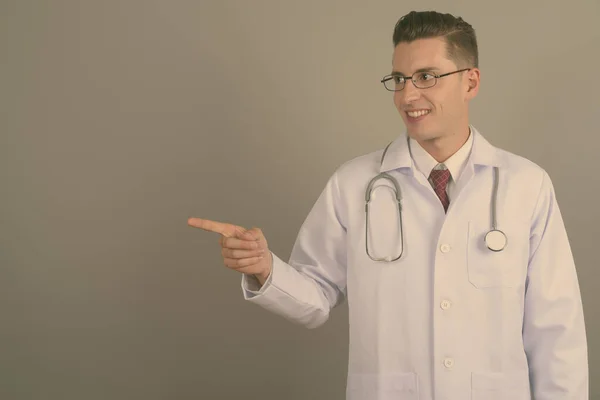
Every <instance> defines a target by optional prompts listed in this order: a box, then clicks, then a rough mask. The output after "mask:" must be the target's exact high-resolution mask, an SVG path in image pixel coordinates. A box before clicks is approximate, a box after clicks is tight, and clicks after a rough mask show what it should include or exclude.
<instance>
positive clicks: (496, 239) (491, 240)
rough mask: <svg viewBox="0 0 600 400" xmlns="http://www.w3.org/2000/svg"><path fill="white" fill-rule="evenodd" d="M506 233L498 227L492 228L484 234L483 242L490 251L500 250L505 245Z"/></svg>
mask: <svg viewBox="0 0 600 400" xmlns="http://www.w3.org/2000/svg"><path fill="white" fill-rule="evenodd" d="M506 242H507V239H506V235H505V234H504V232H502V231H501V230H498V229H492V230H491V231H489V232H488V233H487V234H486V235H485V244H486V246H487V248H488V249H490V250H492V251H502V250H504V247H506Z"/></svg>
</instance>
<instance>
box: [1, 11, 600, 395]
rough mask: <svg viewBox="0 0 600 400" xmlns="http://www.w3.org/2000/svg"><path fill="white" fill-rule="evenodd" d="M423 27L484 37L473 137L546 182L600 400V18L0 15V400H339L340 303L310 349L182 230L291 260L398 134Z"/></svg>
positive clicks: (302, 332)
mask: <svg viewBox="0 0 600 400" xmlns="http://www.w3.org/2000/svg"><path fill="white" fill-rule="evenodd" d="M413 9H416V10H430V9H434V10H438V11H442V12H451V13H454V14H456V15H460V16H462V17H463V18H464V19H465V20H466V21H468V22H469V23H471V24H472V25H473V26H474V28H475V29H476V32H477V35H478V40H479V47H480V67H481V71H482V75H481V76H482V81H481V89H480V92H479V95H478V97H477V98H476V99H475V100H474V102H473V103H472V114H471V115H472V119H471V121H472V123H473V124H474V125H475V126H476V127H477V128H478V129H479V130H480V131H481V132H482V133H483V134H484V135H485V136H486V137H487V138H488V140H490V141H491V142H492V144H494V145H496V146H499V147H502V148H505V149H507V150H509V151H512V152H515V153H517V154H520V155H522V156H525V157H527V158H529V159H531V160H533V161H535V162H537V163H538V164H540V165H541V166H542V167H544V168H545V169H546V170H547V171H548V172H549V174H550V176H551V178H552V179H553V182H554V185H555V188H556V192H557V196H558V201H559V204H560V207H561V210H562V212H563V216H564V220H565V224H566V226H567V230H568V233H569V237H570V240H571V244H572V248H573V252H574V256H575V261H576V264H577V267H578V273H579V277H580V282H581V289H582V295H583V301H584V306H585V312H586V322H587V332H588V340H589V351H590V371H591V377H590V380H591V386H592V388H591V398H599V397H600V386H599V385H597V383H596V382H598V380H600V339H599V337H600V321H599V318H598V313H597V307H598V306H599V305H600V294H599V293H598V290H597V288H598V261H597V259H598V256H597V250H598V244H597V239H598V237H599V236H600V228H599V225H600V212H599V211H598V210H597V209H596V208H595V207H596V205H597V203H598V196H599V195H600V189H599V187H598V183H599V179H598V175H597V172H596V171H595V170H594V168H596V166H597V159H598V152H599V150H600V139H599V138H598V136H599V134H600V130H599V128H598V113H599V111H600V95H599V92H600V83H599V81H600V78H599V77H598V66H599V65H600V54H599V53H600V50H599V49H600V47H599V46H598V41H599V40H600V25H599V24H598V23H597V22H598V19H599V18H600V3H599V1H598V0H572V1H514V0H511V1H496V2H487V1H486V2H483V1H479V0H468V1H467V0H464V1H444V0H438V1H399V0H397V1H391V0H386V1H373V2H366V1H363V0H328V1H319V0H303V1H277V0H269V1H267V0H254V1H242V0H240V1H231V0H228V1H223V0H221V1H217V0H215V1H191V0H185V1H184V0H182V1H174V0H169V1H167V0H164V1H158V0H146V1H141V0H139V1H128V0H122V1H99V0H98V1H75V0H71V1H68V0H56V1H28V0H0V60H1V61H0V113H1V114H0V193H1V196H0V205H1V207H0V318H1V320H0V398H1V399H3V400H5V399H6V400H25V399H28V400H29V399H36V400H37V399H60V400H71V399H73V400H75V399H76V400H97V399H102V400H105V399H112V400H117V399H118V400H121V399H123V400H125V399H127V400H131V399H144V400H154V399H242V398H243V399H259V398H260V399H265V400H268V399H286V400H300V399H328V400H330V399H343V397H344V391H345V377H346V366H347V322H348V321H347V313H346V308H345V307H346V306H345V304H344V306H341V307H339V308H337V309H336V310H335V311H334V312H333V314H332V315H331V319H330V321H329V322H328V323H327V324H326V325H324V326H323V327H321V328H319V329H316V330H308V329H304V328H301V327H298V326H294V325H292V324H291V323H289V322H287V321H285V320H282V319H280V318H278V317H276V316H274V315H271V314H269V313H268V312H267V311H264V310H262V309H259V308H258V307H256V306H253V305H250V304H248V303H245V302H244V300H243V298H242V292H241V288H240V278H241V277H240V275H239V274H238V273H236V272H234V271H231V270H228V269H226V268H225V267H224V266H223V264H222V262H221V255H220V247H219V245H218V235H216V234H211V233H208V232H204V231H200V230H196V229H193V228H190V227H188V226H187V224H186V221H187V218H188V217H190V216H195V217H203V218H209V219H215V220H219V221H224V222H232V223H235V224H239V225H243V226H245V227H248V228H249V227H253V226H257V227H260V228H261V229H263V231H264V233H265V235H266V237H267V239H268V241H269V245H270V248H271V249H272V250H273V251H274V252H275V253H276V254H278V255H279V256H280V257H282V258H284V259H287V257H288V256H289V253H290V251H291V248H292V245H293V242H294V240H295V238H296V234H297V233H298V229H299V227H300V225H301V223H302V222H303V220H304V218H305V217H306V214H307V213H308V211H309V210H310V208H311V207H312V205H313V203H314V201H315V200H316V198H317V196H318V194H319V193H320V191H321V190H322V189H323V187H324V185H325V182H326V180H327V178H328V177H329V176H330V175H331V174H332V173H333V171H334V170H335V168H336V167H337V166H338V165H340V164H341V163H343V162H344V161H346V160H348V159H350V158H353V157H355V156H358V155H360V154H364V153H367V152H370V151H373V150H376V149H379V148H382V147H384V146H385V145H386V144H387V143H388V142H389V141H391V140H393V139H394V138H395V137H396V135H398V134H399V133H400V132H401V131H402V130H403V129H404V127H403V125H402V120H401V118H400V116H399V115H398V113H397V111H396V110H395V108H394V106H393V102H392V94H391V93H390V92H387V91H385V90H384V88H383V86H382V85H381V83H380V82H379V80H380V79H381V77H383V76H384V75H386V74H388V73H389V72H390V70H391V56H392V50H393V49H392V31H393V27H394V24H395V22H396V21H397V19H398V18H399V17H400V16H401V15H403V14H405V13H407V12H409V11H411V10H413Z"/></svg>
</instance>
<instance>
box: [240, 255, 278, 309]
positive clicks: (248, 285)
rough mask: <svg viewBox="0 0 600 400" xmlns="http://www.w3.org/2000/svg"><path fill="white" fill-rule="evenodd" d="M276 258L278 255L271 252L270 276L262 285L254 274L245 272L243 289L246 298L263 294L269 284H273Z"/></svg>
mask: <svg viewBox="0 0 600 400" xmlns="http://www.w3.org/2000/svg"><path fill="white" fill-rule="evenodd" d="M275 258H276V256H275V255H274V254H273V253H272V252H271V261H272V262H271V265H272V268H271V272H270V273H269V276H268V277H267V280H266V281H265V283H264V285H262V287H261V285H260V282H259V281H258V279H256V277H255V276H254V275H247V274H244V275H243V276H242V291H243V294H244V298H245V299H246V300H249V299H251V298H253V297H256V296H260V295H262V294H263V293H264V292H265V291H266V290H267V289H268V288H269V286H271V282H272V280H273V270H274V269H275Z"/></svg>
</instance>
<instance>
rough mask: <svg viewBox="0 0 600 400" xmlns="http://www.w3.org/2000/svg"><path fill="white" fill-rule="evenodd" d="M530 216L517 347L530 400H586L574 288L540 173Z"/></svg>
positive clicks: (565, 245)
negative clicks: (524, 360) (520, 334)
mask: <svg viewBox="0 0 600 400" xmlns="http://www.w3.org/2000/svg"><path fill="white" fill-rule="evenodd" d="M542 175H543V177H542V183H541V189H540V193H539V198H538V202H537V205H536V209H535V211H534V214H533V216H532V226H531V237H530V259H529V266H528V276H527V284H526V292H525V310H524V322H523V342H524V346H525V352H526V355H527V359H528V362H529V371H530V380H531V387H532V394H533V399H534V400H563V399H564V400H567V399H569V400H588V391H589V388H588V385H589V383H588V380H589V377H588V354H587V339H586V332H585V324H584V316H583V307H582V301H581V295H580V289H579V282H578V278H577V273H576V269H575V263H574V260H573V255H572V253H571V248H570V245H569V240H568V237H567V233H566V230H565V226H564V223H563V219H562V216H561V213H560V210H559V207H558V204H557V202H556V197H555V192H554V188H553V185H552V182H551V180H550V178H549V176H548V175H547V173H546V172H545V171H544V172H543V174H542Z"/></svg>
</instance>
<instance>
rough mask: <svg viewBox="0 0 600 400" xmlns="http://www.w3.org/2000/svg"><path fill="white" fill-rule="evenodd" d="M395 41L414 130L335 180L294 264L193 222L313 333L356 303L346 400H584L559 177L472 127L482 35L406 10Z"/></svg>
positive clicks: (263, 298)
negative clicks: (556, 185)
mask: <svg viewBox="0 0 600 400" xmlns="http://www.w3.org/2000/svg"><path fill="white" fill-rule="evenodd" d="M393 41H394V53H393V62H392V67H393V68H392V73H391V74H390V75H389V76H386V77H384V79H383V80H382V82H383V84H384V85H385V87H386V88H387V89H388V90H390V91H393V93H394V103H395V105H396V107H397V109H398V111H399V113H400V115H401V117H402V119H403V120H404V123H405V125H406V133H405V134H402V135H400V136H399V137H398V138H397V139H396V140H395V141H394V142H393V143H391V144H390V146H389V147H388V148H386V149H385V150H380V151H376V152H373V153H370V154H366V155H363V156H361V157H357V158H355V159H353V160H350V161H348V162H346V163H345V164H344V165H342V166H340V167H339V168H338V169H337V170H336V171H335V173H334V174H333V175H332V176H331V178H330V179H329V181H328V182H327V185H326V187H325V189H324V190H323V192H322V193H321V195H320V196H319V198H318V199H317V201H316V203H315V205H314V207H313V209H312V210H311V212H310V213H309V215H308V217H307V218H306V220H305V222H304V224H303V225H302V227H301V229H300V232H299V234H298V238H297V241H296V243H295V245H294V248H293V251H292V254H291V257H290V260H289V263H285V262H284V261H282V260H281V259H280V258H278V257H277V256H276V255H274V254H273V253H271V252H270V251H269V249H268V243H267V241H266V239H265V237H264V235H263V234H262V232H261V231H260V229H256V228H255V229H251V230H245V229H244V228H242V227H238V226H235V225H230V224H224V223H220V222H215V221H210V220H203V219H197V218H191V219H190V220H189V222H188V223H189V224H190V225H191V226H194V227H198V228H201V229H205V230H209V231H214V232H218V233H220V234H221V235H222V236H221V246H222V255H223V258H224V263H225V265H226V266H228V267H230V268H233V269H236V270H238V271H240V272H241V273H243V280H242V286H243V293H244V296H245V298H246V299H248V301H250V302H253V303H256V304H259V305H261V306H263V307H264V308H266V309H268V310H270V311H272V312H274V313H276V314H279V315H281V316H283V317H285V318H287V319H289V320H291V321H294V322H296V323H299V324H303V325H305V326H307V327H309V328H314V327H317V326H319V325H321V324H323V323H324V322H325V321H326V320H327V318H328V315H329V312H330V310H331V308H333V307H335V306H336V305H338V304H339V303H340V302H341V301H342V299H344V298H347V300H348V306H349V322H350V327H349V329H350V336H349V338H350V346H349V365H348V383H347V398H348V399H350V400H358V399H361V400H362V399H365V400H372V399H410V400H416V399H421V400H423V399H426V400H431V399H436V400H441V399H450V400H466V399H471V400H500V399H502V400H506V399H510V400H526V399H527V400H529V399H535V400H546V399H548V400H549V399H552V400H559V399H564V400H566V399H569V400H575V399H576V400H584V399H586V400H587V399H588V361H587V342H586V335H585V326H584V317H583V310H582V304H581V297H580V293H579V284H578V280H577V275H576V270H575V266H574V262H573V257H572V254H571V250H570V246H569V242H568V238H567V234H566V232H565V228H564V224H563V221H562V217H561V214H560V210H559V208H558V205H557V203H556V197H555V193H554V189H553V186H552V183H551V180H550V178H549V177H548V175H547V173H546V172H545V171H544V170H543V169H542V168H540V167H539V166H537V165H535V164H534V163H532V162H530V161H528V160H526V159H524V158H522V157H519V156H517V155H514V154H511V153H509V152H506V151H504V150H501V149H498V148H495V147H493V146H492V145H491V144H489V143H488V142H487V141H486V140H485V139H484V137H483V136H482V135H481V134H480V133H479V132H478V131H477V130H476V129H475V128H474V127H473V126H471V125H470V124H469V103H470V101H471V100H472V99H473V98H474V97H475V96H476V94H477V92H478V90H479V85H480V70H479V69H478V51H477V42H476V37H475V33H474V30H473V29H472V27H471V26H470V25H469V24H467V23H466V22H465V21H463V20H462V19H461V18H455V17H453V16H451V15H448V14H439V13H436V12H411V13H409V14H407V15H406V16H404V17H402V18H401V19H400V20H399V21H398V23H397V24H396V27H395V30H394V34H393ZM378 174H383V175H378ZM374 176H379V177H380V178H382V179H380V180H378V181H377V182H372V179H373V177H374ZM394 182H396V183H397V185H398V186H397V189H399V190H400V191H399V192H398V193H399V194H398V195H399V197H400V198H401V200H400V202H399V203H398V202H397V200H396V197H395V196H396V191H395V190H394V189H395V188H396V186H395V183H394ZM370 183H372V185H371V188H370V189H371V190H368V186H369V184H370ZM366 192H370V193H371V196H370V197H371V198H370V199H369V206H368V208H365V193H366ZM365 210H367V211H369V213H365ZM490 214H492V215H490ZM490 231H492V234H490V235H487V236H486V234H487V233H488V232H490ZM494 238H495V240H490V239H494Z"/></svg>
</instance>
